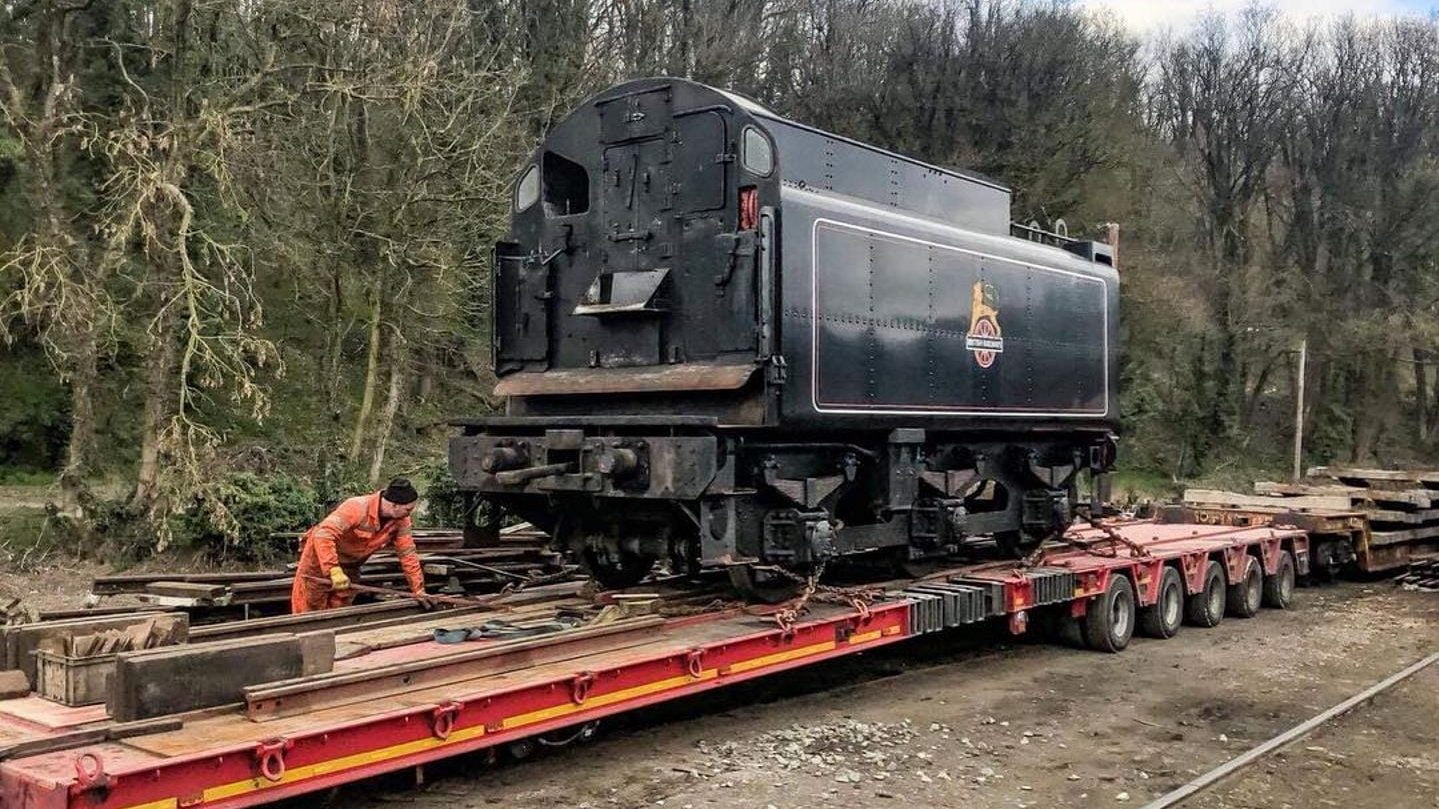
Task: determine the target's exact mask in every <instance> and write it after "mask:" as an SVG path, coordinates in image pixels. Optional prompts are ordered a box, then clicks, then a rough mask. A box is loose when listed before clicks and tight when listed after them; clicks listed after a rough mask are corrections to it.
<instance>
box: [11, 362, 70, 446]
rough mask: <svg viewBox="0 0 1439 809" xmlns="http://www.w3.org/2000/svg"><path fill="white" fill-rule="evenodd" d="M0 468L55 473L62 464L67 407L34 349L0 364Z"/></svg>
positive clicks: (61, 387) (62, 392) (63, 393)
mask: <svg viewBox="0 0 1439 809" xmlns="http://www.w3.org/2000/svg"><path fill="white" fill-rule="evenodd" d="M0 369H3V371H0V468H4V467H10V468H12V469H26V470H54V469H58V468H59V467H60V465H61V464H63V463H64V461H65V443H66V441H67V440H68V438H69V434H70V403H69V397H68V394H67V392H66V390H65V386H64V385H62V384H61V383H60V380H58V379H56V378H55V375H54V374H52V373H50V368H49V365H48V363H47V362H46V360H45V357H44V356H43V354H42V353H41V352H40V351H39V350H38V349H36V348H34V347H33V346H31V347H26V348H22V349H17V350H15V351H13V352H12V353H11V354H10V357H9V360H8V361H6V362H3V364H0Z"/></svg>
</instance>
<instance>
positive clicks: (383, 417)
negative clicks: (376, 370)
mask: <svg viewBox="0 0 1439 809" xmlns="http://www.w3.org/2000/svg"><path fill="white" fill-rule="evenodd" d="M390 344H391V346H392V348H391V350H390V355H391V356H390V390H389V392H388V393H387V394H386V396H385V406H384V407H383V408H382V409H381V410H380V428H379V430H378V431H376V435H375V452H374V455H372V456H371V458H370V488H372V489H373V488H375V487H376V486H378V485H379V484H380V469H381V467H383V466H384V464H385V447H386V445H387V444H388V443H389V439H390V431H391V430H392V429H393V428H394V426H395V413H397V412H398V411H399V409H400V393H401V391H403V390H404V388H405V364H406V360H407V359H408V357H407V353H406V351H405V344H404V341H403V340H402V339H401V338H400V336H399V335H395V336H394V337H393V338H392V339H391V341H390Z"/></svg>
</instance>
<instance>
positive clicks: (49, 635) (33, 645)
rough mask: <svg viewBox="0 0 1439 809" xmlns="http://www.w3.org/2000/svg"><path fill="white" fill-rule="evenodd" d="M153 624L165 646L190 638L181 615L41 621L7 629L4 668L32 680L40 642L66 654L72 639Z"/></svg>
mask: <svg viewBox="0 0 1439 809" xmlns="http://www.w3.org/2000/svg"><path fill="white" fill-rule="evenodd" d="M147 621H154V623H155V629H154V632H155V633H156V634H157V635H158V637H160V638H161V639H162V641H163V642H164V643H167V644H174V643H183V642H184V641H185V639H186V638H187V637H188V636H189V632H190V617H189V616H188V615H186V614H184V613H182V612H174V613H161V614H156V613H145V614H140V615H115V616H112V617H109V618H75V619H70V620H65V621H42V622H41V623H38V624H25V625H23V626H12V627H8V628H7V629H6V632H5V668H12V669H20V670H21V671H23V672H25V676H26V677H28V678H30V681H31V682H34V681H35V651H36V650H37V649H39V648H40V644H41V643H42V642H47V641H50V642H58V643H59V644H60V646H59V648H58V649H55V648H54V647H51V649H52V651H58V652H60V653H64V652H65V646H66V644H68V642H69V640H70V639H71V638H74V637H77V636H81V635H94V634H96V633H97V632H102V631H105V630H109V629H124V628H126V627H129V626H133V625H135V624H143V623H145V622H147Z"/></svg>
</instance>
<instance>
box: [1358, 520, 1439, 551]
mask: <svg viewBox="0 0 1439 809" xmlns="http://www.w3.org/2000/svg"><path fill="white" fill-rule="evenodd" d="M1435 537H1439V525H1426V526H1424V527H1422V528H1409V529H1405V530H1401V531H1370V532H1369V544H1370V545H1373V546H1376V547H1380V546H1384V545H1398V544H1400V543H1406V542H1417V541H1419V540H1422V539H1434V538H1435Z"/></svg>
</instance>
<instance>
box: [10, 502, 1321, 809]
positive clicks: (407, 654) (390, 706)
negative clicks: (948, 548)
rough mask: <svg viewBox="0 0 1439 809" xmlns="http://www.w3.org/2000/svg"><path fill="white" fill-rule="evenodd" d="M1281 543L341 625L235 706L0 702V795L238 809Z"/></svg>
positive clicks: (1148, 544) (1171, 543)
mask: <svg viewBox="0 0 1439 809" xmlns="http://www.w3.org/2000/svg"><path fill="white" fill-rule="evenodd" d="M1286 552H1287V553H1289V554H1291V555H1292V557H1291V558H1292V559H1293V560H1294V562H1295V564H1296V566H1297V568H1298V572H1300V573H1303V572H1304V571H1305V570H1306V568H1307V565H1308V552H1309V551H1308V540H1307V537H1306V535H1305V534H1304V532H1302V531H1300V530H1297V529H1288V528H1282V527H1272V526H1266V527H1215V526H1203V525H1194V524H1162V523H1151V522H1132V523H1125V524H1118V525H1114V526H1112V527H1106V528H1097V527H1085V528H1079V529H1076V530H1074V531H1072V532H1071V533H1070V534H1069V535H1068V537H1067V541H1066V543H1064V544H1056V545H1054V546H1052V547H1049V548H1046V549H1045V550H1044V552H1043V553H1042V554H1041V555H1039V556H1038V557H1037V558H1034V559H1031V560H1029V562H1028V563H1017V562H989V563H983V564H977V565H969V566H964V567H958V568H953V569H950V570H945V571H941V572H937V573H935V574H933V575H931V576H926V577H924V578H923V579H919V580H907V581H904V582H897V583H892V584H891V585H889V586H887V587H885V588H884V590H883V592H882V593H879V594H878V596H877V597H874V598H872V599H863V600H861V599H858V598H849V599H846V598H844V597H836V598H832V599H828V600H820V599H811V600H810V602H809V603H808V604H807V609H806V612H805V613H804V614H803V615H802V616H800V617H799V618H798V619H795V620H792V621H788V620H784V619H783V618H782V617H781V616H782V614H783V607H782V606H780V607H772V608H764V609H757V608H753V607H750V608H745V609H736V608H727V609H721V610H718V611H713V612H703V613H699V614H693V615H682V616H677V617H665V616H662V615H631V616H628V617H627V616H625V615H624V614H622V611H621V612H620V613H619V614H618V617H614V616H612V617H614V620H612V621H609V622H605V623H595V624H592V625H584V626H578V627H575V628H572V629H563V630H559V631H554V632H552V633H549V634H542V635H535V636H527V637H518V638H503V637H501V638H494V639H483V640H467V641H463V642H460V643H456V644H445V643H440V642H438V641H436V640H433V639H419V638H418V637H417V636H416V635H415V633H416V632H428V631H430V630H431V629H433V628H435V627H438V626H444V625H448V626H449V627H451V628H452V627H454V626H456V625H461V626H465V625H470V624H474V623H479V622H481V621H482V620H483V619H484V618H485V617H486V616H484V615H476V614H466V615H462V616H460V615H453V616H449V615H445V614H444V613H440V614H437V615H436V616H435V617H434V618H430V619H426V620H424V621H422V622H420V623H418V624H415V623H412V624H408V625H407V627H408V628H407V629H405V631H404V632H401V631H400V629H401V627H399V626H391V627H386V628H377V629H374V630H370V631H369V632H363V631H362V632H354V633H352V634H349V635H346V636H345V637H346V638H347V641H348V644H349V645H348V646H347V647H346V649H347V650H346V651H344V652H342V653H341V654H340V655H339V659H337V660H336V662H335V665H334V670H333V671H331V672H329V673H326V674H322V675H319V676H313V677H306V678H300V679H296V680H291V681H284V682H278V683H261V684H257V685H254V686H251V687H247V688H245V693H244V700H243V702H237V703H236V704H233V705H228V706H224V707H221V708H217V709H210V710H206V711H200V712H196V713H192V714H183V715H175V716H170V717H161V718H158V719H151V720H147V721H144V722H138V723H130V724H117V723H115V722H113V721H112V720H110V719H109V718H108V716H107V714H106V711H105V708H104V706H92V707H88V708H67V707H64V706H60V705H57V704H55V703H50V702H48V701H46V700H43V699H41V698H39V697H37V696H33V695H32V696H28V697H23V698H19V699H11V700H3V701H0V758H3V760H0V807H5V809H10V807H14V808H15V809H62V808H64V809H69V808H70V807H75V808H76V809H79V807H90V808H91V809H181V807H225V808H226V809H228V808H229V807H242V806H254V805H257V804H261V803H265V802H268V801H272V800H277V799H280V798H284V797H290V796H294V795H299V794H303V793H306V792H310V791H314V790H318V789H323V788H327V787H333V786H337V785H339V784H343V783H347V782H352V781H355V780H359V779H363V778H366V777H370V776H373V775H378V774H381V773H385V772H391V771H395V770H400V769H404V768H409V767H415V766H418V765H422V764H425V763H426V762H430V761H434V760H437V759H440V758H445V757H449V756H453V755H458V754H461V753H466V752H472V751H477V750H482V749H486V748H491V747H495V746H497V745H503V744H506V743H509V742H514V741H519V740H522V739H525V738H528V737H531V736H535V735H537V734H543V733H548V732H551V731H557V730H560V729H563V728H568V727H572V726H577V725H582V724H584V723H588V722H591V721H594V720H597V719H601V718H604V717H606V716H612V715H614V714H617V713H621V712H624V711H630V710H634V709H637V708H641V707H644V706H648V705H653V704H655V703H659V702H664V701H667V700H672V699H676V698H679V697H684V696H690V695H694V694H699V693H703V692H705V691H708V690H710V689H714V688H720V687H723V686H725V685H730V684H734V683H739V682H743V681H746V680H751V679H754V678H759V677H765V676H769V675H772V674H777V673H780V672H783V671H786V670H789V669H792V668H795V667H798V666H806V665H810V664H815V663H820V662H822V661H825V660H829V659H833V658H836V657H841V656H845V655H849V654H853V653H857V652H863V651H865V650H868V649H873V648H878V647H880V646H885V645H888V644H893V643H897V642H899V641H902V640H905V639H908V638H912V637H916V636H919V635H922V634H927V633H931V632H938V631H942V630H945V629H948V628H951V627H958V626H963V625H966V624H973V623H978V622H981V621H989V620H1005V621H1007V622H1008V625H1009V628H1010V630H1011V631H1013V632H1024V631H1026V629H1027V627H1028V625H1029V619H1030V618H1031V617H1032V616H1035V615H1037V614H1040V613H1059V614H1061V615H1067V616H1072V617H1077V616H1083V615H1084V614H1085V613H1086V612H1087V610H1088V608H1089V605H1090V604H1091V603H1092V601H1093V600H1094V599H1095V598H1096V597H1098V596H1101V595H1103V594H1105V593H1106V592H1107V591H1108V590H1109V589H1110V586H1111V581H1112V580H1113V579H1114V577H1116V576H1123V577H1125V578H1127V579H1128V580H1129V582H1130V583H1131V584H1132V587H1133V590H1134V593H1135V596H1136V601H1137V603H1138V605H1140V606H1141V607H1142V606H1147V605H1152V604H1154V603H1155V601H1156V599H1157V598H1158V595H1159V589H1160V581H1161V579H1162V577H1163V574H1164V568H1165V567H1166V566H1173V567H1175V568H1176V569H1178V570H1179V571H1180V573H1181V575H1182V576H1183V579H1184V581H1185V590H1186V592H1198V591H1199V589H1200V588H1202V586H1203V577H1204V575H1205V570H1206V568H1207V567H1208V563H1209V562H1210V561H1217V562H1219V563H1220V564H1221V565H1223V567H1224V568H1225V570H1226V571H1227V573H1228V577H1229V579H1230V580H1237V579H1238V578H1241V577H1243V576H1244V572H1245V570H1246V569H1247V566H1248V565H1250V564H1251V563H1250V562H1249V559H1251V558H1254V559H1256V560H1257V563H1258V564H1259V565H1260V566H1261V567H1262V569H1263V571H1264V573H1265V574H1266V575H1273V574H1274V573H1275V572H1276V571H1277V570H1278V569H1279V565H1280V563H1281V559H1283V558H1284V554H1285V553H1286ZM578 600H580V599H577V598H576V597H575V596H573V595H564V596H558V597H556V598H554V599H550V600H548V601H545V600H541V601H537V602H534V603H531V604H529V605H527V606H525V607H524V608H523V617H524V618H525V620H527V621H531V622H533V621H545V620H549V619H552V618H559V617H562V616H563V614H564V613H565V610H566V609H567V608H568V607H570V606H572V605H573V604H574V603H575V602H576V601H578ZM512 615H514V616H518V615H519V612H518V611H517V612H515V613H512ZM516 622H517V623H518V622H519V621H518V620H517V621H516ZM405 632H409V633H410V635H408V636H407V635H406V634H405Z"/></svg>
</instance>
